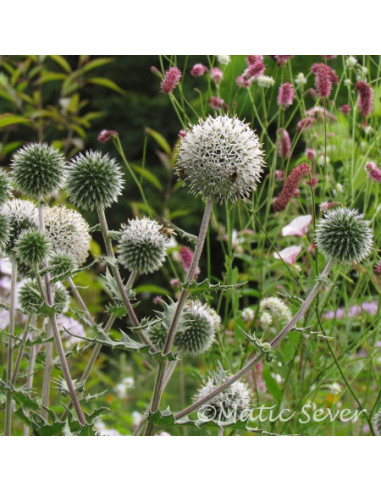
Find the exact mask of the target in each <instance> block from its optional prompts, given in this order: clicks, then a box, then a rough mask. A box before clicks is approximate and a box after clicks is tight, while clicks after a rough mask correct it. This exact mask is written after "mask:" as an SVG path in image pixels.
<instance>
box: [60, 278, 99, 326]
mask: <svg viewBox="0 0 381 492" xmlns="http://www.w3.org/2000/svg"><path fill="white" fill-rule="evenodd" d="M67 281H68V283H69V285H70V289H71V291H72V292H73V294H74V297H75V298H76V300H77V302H78V304H79V305H80V306H81V308H82V311H83V312H84V313H85V315H86V318H87V320H88V322H89V323H90V324H91V325H92V326H95V325H96V322H95V320H94V318H93V317H92V315H91V313H90V311H89V310H88V308H87V306H86V304H85V301H84V300H83V299H82V296H81V294H80V293H79V292H78V289H77V286H76V285H75V283H74V282H73V279H72V278H71V277H69V278H68V279H67Z"/></svg>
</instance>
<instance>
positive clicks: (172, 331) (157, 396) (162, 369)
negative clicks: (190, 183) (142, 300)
mask: <svg viewBox="0 0 381 492" xmlns="http://www.w3.org/2000/svg"><path fill="white" fill-rule="evenodd" d="M213 201H214V200H213V197H209V199H208V201H207V203H206V206H205V210H204V215H203V217H202V221H201V226H200V231H199V234H198V238H197V244H196V248H195V251H194V255H193V259H192V263H191V265H190V267H189V270H188V273H187V275H186V277H185V285H184V287H183V288H182V290H181V293H180V297H179V300H178V302H177V305H176V310H175V313H174V315H173V319H172V321H171V324H170V326H169V329H168V333H167V337H166V339H165V342H164V347H163V352H162V353H163V355H167V354H169V353H170V351H171V349H172V346H173V342H174V340H175V336H176V331H177V327H178V324H179V320H180V317H181V314H182V312H183V310H184V306H185V303H186V300H187V297H188V295H189V291H188V288H187V286H188V285H189V284H190V283H192V282H193V280H194V277H195V273H196V270H197V267H198V265H199V262H200V258H201V254H202V250H203V248H204V243H205V239H206V234H207V232H208V226H209V221H210V217H211V215H212V210H213ZM167 365H168V363H167V361H166V360H165V359H164V360H162V361H161V362H160V363H159V368H158V371H157V375H156V380H155V384H154V388H153V394H152V399H151V405H150V412H151V413H155V412H157V411H158V409H159V406H160V401H161V396H162V394H163V391H164V387H165V377H166V373H167ZM167 382H168V381H167ZM153 427H154V426H153V424H152V423H151V422H148V425H147V427H146V430H145V435H151V434H152V432H153Z"/></svg>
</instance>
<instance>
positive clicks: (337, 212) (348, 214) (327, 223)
mask: <svg viewBox="0 0 381 492" xmlns="http://www.w3.org/2000/svg"><path fill="white" fill-rule="evenodd" d="M372 244H373V231H372V229H371V227H370V222H369V221H368V220H365V219H364V215H363V214H360V213H359V212H358V211H357V210H351V209H349V208H335V209H333V210H329V211H328V212H327V213H326V214H325V215H324V217H323V218H322V219H320V221H319V222H318V225H317V227H316V245H317V247H318V249H319V250H320V251H321V252H322V253H323V255H324V256H325V257H326V258H327V259H331V260H335V261H336V262H337V263H360V262H361V261H362V260H364V259H365V258H366V257H367V256H369V254H370V252H371V249H372Z"/></svg>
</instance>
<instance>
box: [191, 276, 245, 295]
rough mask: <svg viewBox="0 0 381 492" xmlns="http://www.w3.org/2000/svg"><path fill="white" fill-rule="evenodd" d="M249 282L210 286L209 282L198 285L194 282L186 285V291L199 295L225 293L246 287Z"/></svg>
mask: <svg viewBox="0 0 381 492" xmlns="http://www.w3.org/2000/svg"><path fill="white" fill-rule="evenodd" d="M246 283H247V282H241V283H238V284H221V283H218V284H210V283H209V282H208V280H207V279H206V280H204V281H203V282H200V283H197V282H193V283H192V284H189V285H185V284H184V287H186V289H187V290H188V291H189V292H191V293H192V294H199V293H200V292H215V291H225V290H230V289H239V288H240V287H242V286H243V285H246Z"/></svg>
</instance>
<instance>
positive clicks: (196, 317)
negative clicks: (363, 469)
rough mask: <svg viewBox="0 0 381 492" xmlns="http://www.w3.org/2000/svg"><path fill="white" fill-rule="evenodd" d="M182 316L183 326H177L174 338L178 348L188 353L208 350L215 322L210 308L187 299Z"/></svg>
mask: <svg viewBox="0 0 381 492" xmlns="http://www.w3.org/2000/svg"><path fill="white" fill-rule="evenodd" d="M217 316H218V315H217ZM183 318H184V320H183V327H182V328H178V330H177V335H176V339H175V344H176V345H177V347H178V348H179V350H181V351H182V352H184V353H186V354H190V355H199V354H203V353H204V352H206V351H207V350H209V348H210V347H211V345H212V343H213V341H214V336H215V331H216V324H217V323H216V317H215V316H213V315H212V313H211V308H210V307H209V306H208V305H207V304H202V303H201V302H200V301H189V302H188V303H187V305H186V306H185V309H184V311H183Z"/></svg>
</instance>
